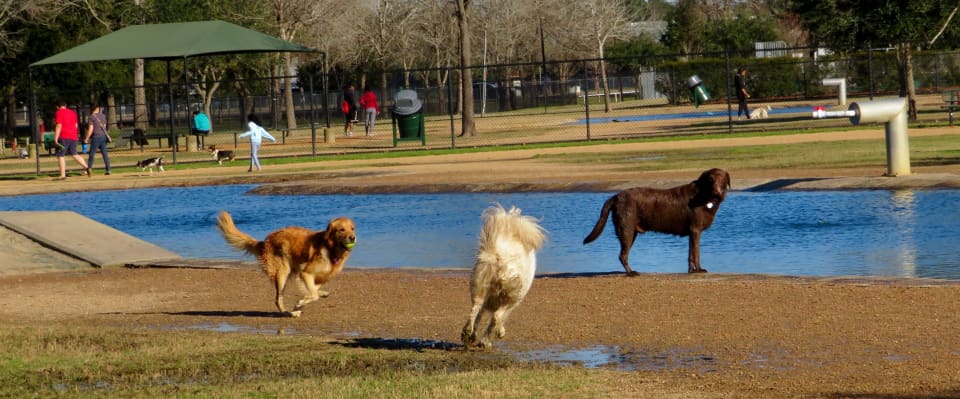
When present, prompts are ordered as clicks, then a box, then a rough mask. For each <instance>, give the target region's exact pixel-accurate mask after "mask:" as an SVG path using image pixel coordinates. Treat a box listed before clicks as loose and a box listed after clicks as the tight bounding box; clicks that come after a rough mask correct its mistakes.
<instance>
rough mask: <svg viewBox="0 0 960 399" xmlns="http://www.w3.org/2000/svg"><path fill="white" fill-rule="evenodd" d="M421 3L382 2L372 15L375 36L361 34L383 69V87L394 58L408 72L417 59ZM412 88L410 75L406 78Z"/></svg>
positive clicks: (370, 15) (382, 0) (379, 0)
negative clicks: (415, 40) (415, 37)
mask: <svg viewBox="0 0 960 399" xmlns="http://www.w3.org/2000/svg"><path fill="white" fill-rule="evenodd" d="M420 6H421V4H420V3H419V2H415V1H397V0H378V1H377V3H376V5H375V6H374V9H373V12H372V13H370V14H369V16H368V17H367V18H368V22H367V25H368V26H372V27H373V32H371V33H372V34H369V35H361V36H360V37H361V38H362V39H364V41H365V44H366V46H367V47H368V48H369V49H370V51H371V52H372V54H373V57H374V59H375V61H376V62H377V65H378V66H379V67H380V87H381V88H383V89H386V87H387V66H388V63H389V61H390V60H391V58H392V59H395V60H399V61H400V63H401V65H402V66H403V69H404V70H408V69H409V68H410V65H411V63H412V62H411V61H412V59H413V54H414V52H413V51H412V50H411V48H412V47H413V46H412V44H414V43H412V42H413V32H415V28H414V27H413V25H414V24H413V23H412V22H413V21H415V20H417V18H418V14H419V12H420V10H421V8H420ZM405 84H407V85H409V84H410V82H409V74H407V75H406V77H405Z"/></svg>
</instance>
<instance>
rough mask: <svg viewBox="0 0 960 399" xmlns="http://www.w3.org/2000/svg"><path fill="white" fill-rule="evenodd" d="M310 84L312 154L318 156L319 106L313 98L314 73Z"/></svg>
mask: <svg viewBox="0 0 960 399" xmlns="http://www.w3.org/2000/svg"><path fill="white" fill-rule="evenodd" d="M308 81H309V84H310V155H312V156H314V157H316V156H317V123H316V120H317V107H316V106H315V104H314V99H313V95H314V94H313V75H310V78H309V79H308Z"/></svg>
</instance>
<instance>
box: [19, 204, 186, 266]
mask: <svg viewBox="0 0 960 399" xmlns="http://www.w3.org/2000/svg"><path fill="white" fill-rule="evenodd" d="M0 225H2V226H4V227H6V228H8V229H10V230H13V231H15V232H17V233H20V234H23V235H24V236H27V237H28V238H30V239H32V240H34V241H36V242H39V243H40V244H43V245H44V246H47V247H49V248H53V249H55V250H57V251H60V252H63V253H65V254H67V255H70V256H73V257H75V258H78V259H82V260H84V261H87V262H90V263H91V264H93V265H94V266H99V267H104V266H124V265H127V264H131V263H143V262H155V261H164V260H173V259H180V258H181V256H180V255H177V254H175V253H173V252H170V251H168V250H166V249H163V248H161V247H158V246H156V245H153V244H151V243H149V242H146V241H143V240H141V239H139V238H136V237H134V236H131V235H129V234H127V233H124V232H122V231H120V230H117V229H114V228H113V227H110V226H107V225H105V224H103V223H100V222H97V221H95V220H93V219H90V218H88V217H85V216H83V215H80V214H78V213H76V212H69V211H50V212H42V211H41V212H0Z"/></svg>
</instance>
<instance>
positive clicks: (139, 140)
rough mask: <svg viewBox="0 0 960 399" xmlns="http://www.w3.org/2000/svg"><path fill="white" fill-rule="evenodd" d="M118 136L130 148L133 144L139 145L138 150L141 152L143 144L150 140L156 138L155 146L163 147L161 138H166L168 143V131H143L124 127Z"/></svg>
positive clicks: (148, 142)
mask: <svg viewBox="0 0 960 399" xmlns="http://www.w3.org/2000/svg"><path fill="white" fill-rule="evenodd" d="M123 132H124V133H123V134H122V135H121V136H120V138H122V139H124V140H127V142H128V143H129V144H130V149H131V150H132V149H133V145H134V144H136V145H138V146H140V152H143V146H145V145H148V144H150V140H152V139H157V148H160V149H162V148H163V139H167V142H168V145H169V141H170V140H169V139H170V132H149V133H148V132H144V131H143V129H124V130H123Z"/></svg>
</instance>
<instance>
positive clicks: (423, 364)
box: [0, 326, 611, 398]
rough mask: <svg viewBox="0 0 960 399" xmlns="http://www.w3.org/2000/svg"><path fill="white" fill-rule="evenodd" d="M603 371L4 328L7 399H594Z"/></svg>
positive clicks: (187, 337)
mask: <svg viewBox="0 0 960 399" xmlns="http://www.w3.org/2000/svg"><path fill="white" fill-rule="evenodd" d="M605 373H611V372H599V373H596V372H591V371H589V370H585V369H583V368H579V367H564V368H561V367H557V366H550V365H543V364H538V363H521V362H518V361H517V360H515V359H513V358H511V357H508V356H507V355H504V354H498V353H496V352H492V353H487V352H463V351H460V350H456V349H452V350H441V349H425V350H412V349H411V350H396V349H378V348H364V347H352V346H351V345H338V344H337V343H331V342H329V341H325V340H323V339H320V338H316V337H309V336H266V335H255V334H225V333H215V332H204V331H179V330H173V331H170V330H165V331H160V330H148V329H126V328H101V327H97V328H92V327H89V328H88V327H76V326H73V327H60V326H50V327H9V326H8V327H2V328H0V397H44V398H49V397H70V398H96V397H128V398H155V397H174V396H176V397H244V398H247V397H249V398H278V397H279V398H287V397H337V398H373V397H376V398H410V397H416V398H452V397H474V395H475V394H476V393H477V392H478V390H479V391H481V392H483V396H485V397H498V398H500V397H516V398H520V397H529V398H539V397H551V398H564V397H570V398H575V397H594V396H597V394H598V393H600V392H602V391H604V386H605V384H604V383H603V381H602V379H603V378H604V376H605Z"/></svg>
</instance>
